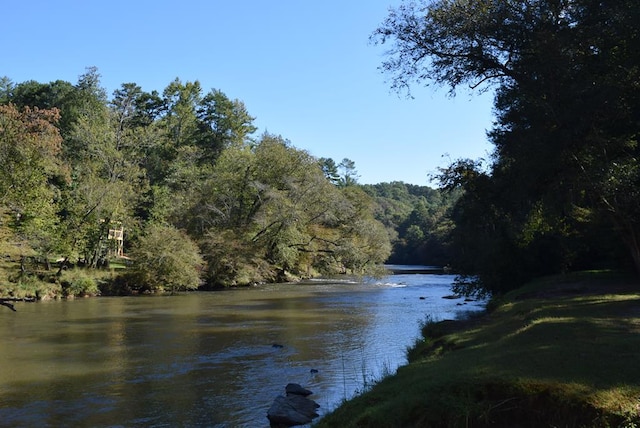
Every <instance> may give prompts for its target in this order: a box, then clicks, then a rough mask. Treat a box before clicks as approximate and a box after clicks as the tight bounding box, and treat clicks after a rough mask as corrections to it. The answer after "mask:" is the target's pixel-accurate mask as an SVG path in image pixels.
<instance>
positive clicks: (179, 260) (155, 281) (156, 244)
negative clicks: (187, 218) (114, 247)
mask: <svg viewBox="0 0 640 428" xmlns="http://www.w3.org/2000/svg"><path fill="white" fill-rule="evenodd" d="M145 232H146V233H145V234H144V235H143V236H142V237H140V239H139V240H138V242H137V244H136V245H135V247H134V248H133V249H132V252H131V257H132V258H133V260H134V265H133V272H134V276H135V278H136V279H137V280H138V281H139V284H141V285H142V287H143V289H148V290H151V291H165V290H167V291H171V292H176V291H184V290H194V289H196V288H198V287H199V286H200V283H201V280H200V272H201V271H202V268H203V260H202V257H201V256H200V253H199V249H198V246H197V245H196V244H195V243H194V242H193V241H192V240H191V239H190V238H189V237H188V236H187V235H186V234H185V233H183V232H181V231H179V230H177V229H176V228H174V227H172V226H164V225H152V226H150V227H149V228H148V229H147V230H146V231H145Z"/></svg>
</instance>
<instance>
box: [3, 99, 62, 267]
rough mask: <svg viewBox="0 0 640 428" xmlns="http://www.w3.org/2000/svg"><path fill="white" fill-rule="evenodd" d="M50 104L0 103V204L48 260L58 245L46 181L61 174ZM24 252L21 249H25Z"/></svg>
mask: <svg viewBox="0 0 640 428" xmlns="http://www.w3.org/2000/svg"><path fill="white" fill-rule="evenodd" d="M59 117H60V116H59V113H58V111H57V110H56V109H53V110H40V109H38V108H34V109H31V108H29V107H25V108H24V109H22V111H19V110H18V109H17V108H16V107H15V106H13V105H12V104H9V105H0V164H1V165H2V168H1V169H0V210H1V211H2V212H3V213H4V212H9V213H11V214H12V216H13V218H14V219H15V220H14V222H13V228H14V230H15V231H16V232H17V233H18V234H19V236H21V237H22V239H23V240H24V241H25V244H26V247H31V248H33V249H34V250H35V251H36V254H37V255H39V256H41V257H43V258H44V260H45V262H46V263H47V266H48V257H49V255H50V254H51V253H52V252H53V251H54V250H55V249H56V248H59V246H60V239H59V235H58V232H59V228H58V220H57V218H56V206H57V203H58V202H59V198H58V194H57V192H56V189H55V187H54V186H53V185H52V183H54V182H56V181H64V180H65V179H66V169H65V167H64V165H63V163H62V162H61V159H60V156H59V155H60V151H61V142H62V139H61V137H60V134H59V132H58V129H57V128H56V127H55V124H56V123H57V121H58V119H59ZM25 254H26V253H25Z"/></svg>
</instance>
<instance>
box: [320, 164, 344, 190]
mask: <svg viewBox="0 0 640 428" xmlns="http://www.w3.org/2000/svg"><path fill="white" fill-rule="evenodd" d="M318 164H319V165H320V168H322V172H323V173H324V176H325V178H326V179H327V180H329V182H330V183H331V184H335V185H338V184H340V174H339V173H338V165H336V161H334V160H333V159H331V158H320V159H318Z"/></svg>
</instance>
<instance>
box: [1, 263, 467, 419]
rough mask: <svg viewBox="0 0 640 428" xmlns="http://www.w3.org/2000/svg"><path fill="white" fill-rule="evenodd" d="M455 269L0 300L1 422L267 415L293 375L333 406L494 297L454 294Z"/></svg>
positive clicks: (324, 407) (321, 401)
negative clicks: (443, 325) (443, 321)
mask: <svg viewBox="0 0 640 428" xmlns="http://www.w3.org/2000/svg"><path fill="white" fill-rule="evenodd" d="M451 280H452V277H450V276H447V275H428V274H418V275H415V274H413V275H408V274H405V275H403V274H398V275H393V276H390V277H386V278H382V279H381V280H377V281H368V282H365V283H363V282H345V281H341V282H335V281H333V282H332V281H311V282H309V283H306V284H286V285H267V286H260V287H254V288H252V289H247V290H228V291H223V292H212V293H197V294H187V295H180V296H173V297H137V298H134V297H126V298H99V299H86V300H78V301H70V302H41V303H36V304H22V305H20V307H18V310H19V312H17V313H12V312H10V311H3V312H0V334H1V335H2V337H3V338H6V339H8V340H5V343H4V344H3V346H2V348H0V349H1V350H0V367H2V368H3V369H2V370H1V371H0V425H6V426H95V427H97V426H127V427H131V426H159V427H161V426H217V427H238V426H246V427H260V426H267V425H268V421H267V419H266V411H267V409H268V408H269V406H270V404H271V402H272V401H273V399H274V397H275V396H276V395H278V394H280V393H282V392H283V389H284V386H285V385H286V384H287V383H289V382H296V383H300V384H302V385H304V386H305V387H307V388H309V389H311V390H312V391H314V393H315V395H314V396H313V397H312V398H313V399H314V400H315V401H317V402H318V403H319V404H320V405H321V406H322V407H321V409H320V411H321V413H324V412H326V411H328V410H330V409H331V408H333V407H335V406H336V405H337V404H338V403H339V402H340V401H341V400H342V399H344V398H349V397H350V396H352V395H353V394H354V393H356V392H357V391H359V390H362V389H363V388H364V387H365V386H366V384H367V383H370V382H372V381H373V380H375V379H376V378H379V377H380V376H382V374H384V373H385V372H387V371H395V369H396V368H397V366H398V365H401V364H404V363H405V362H406V361H405V350H406V347H407V346H409V345H410V344H411V343H413V341H414V340H415V338H416V337H417V336H418V333H419V322H420V321H421V320H423V319H425V317H426V316H427V314H431V316H433V317H435V318H452V317H455V315H456V313H457V312H459V311H461V310H462V309H465V310H466V309H474V310H477V309H479V308H480V305H479V304H467V305H466V306H460V305H462V303H463V302H462V301H461V300H447V299H442V297H443V296H445V295H447V294H450V289H449V286H450V283H451ZM274 344H278V345H281V346H273V345H274ZM312 371H313V372H312Z"/></svg>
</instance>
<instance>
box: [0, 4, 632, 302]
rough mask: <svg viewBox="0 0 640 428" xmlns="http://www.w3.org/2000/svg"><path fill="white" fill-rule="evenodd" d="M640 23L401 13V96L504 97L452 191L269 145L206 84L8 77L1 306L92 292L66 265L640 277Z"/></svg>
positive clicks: (383, 38) (170, 270)
mask: <svg viewBox="0 0 640 428" xmlns="http://www.w3.org/2000/svg"><path fill="white" fill-rule="evenodd" d="M638 22H640V5H639V4H638V3H637V2H636V1H634V0H616V1H604V2H603V1H596V0H553V1H529V2H516V1H460V2H452V1H448V0H440V1H419V2H404V3H403V4H402V5H401V6H399V7H398V8H395V9H391V10H390V13H389V15H388V17H387V18H386V20H385V21H384V22H383V23H382V24H381V25H380V27H379V28H378V29H376V30H375V31H374V33H373V34H372V36H371V40H372V41H373V43H376V44H382V45H386V46H387V47H388V50H387V56H386V57H385V60H384V62H383V63H382V65H381V69H382V71H383V72H384V73H385V74H386V75H387V76H388V77H389V79H390V82H391V87H392V88H393V89H395V90H397V91H399V92H400V93H403V92H406V93H407V94H408V95H410V92H411V91H410V89H411V86H412V85H415V84H418V85H436V86H443V87H445V88H448V89H449V91H450V94H451V95H452V96H454V95H455V94H456V92H457V91H469V92H470V93H471V94H473V93H474V92H476V91H491V93H492V94H493V95H494V116H495V121H494V124H493V127H492V128H491V129H490V130H489V131H488V138H489V140H490V142H491V143H492V144H493V152H492V153H491V156H490V157H489V159H458V160H455V161H453V162H452V163H451V164H450V165H449V166H448V167H445V168H442V169H441V170H440V171H439V173H438V174H436V176H435V177H432V178H433V179H435V180H436V181H437V182H438V183H439V188H438V189H431V188H429V187H426V186H414V185H409V184H405V183H401V182H394V183H380V184H376V185H369V184H368V185H361V184H359V183H358V174H357V170H356V166H355V162H354V161H353V160H350V159H346V158H345V159H343V160H342V161H341V162H339V163H336V162H335V161H334V160H333V159H330V158H314V157H313V156H311V155H310V154H309V153H307V152H305V151H304V150H300V149H297V148H295V147H294V145H293V144H292V143H291V142H290V141H288V140H287V139H286V138H284V137H282V136H279V135H270V134H266V133H265V134H263V135H258V136H256V135H255V133H256V131H257V130H256V127H255V126H254V125H253V118H252V116H251V115H250V114H249V112H248V111H247V108H246V107H245V105H244V104H243V103H242V101H240V100H237V99H231V98H229V97H227V96H226V95H225V94H224V93H223V92H222V91H220V90H216V89H212V90H210V91H209V92H205V91H204V90H203V89H202V88H201V86H200V84H199V82H198V81H195V82H182V81H181V80H180V79H178V78H176V80H174V81H173V82H170V83H169V84H168V85H167V87H166V88H165V89H164V90H163V91H162V92H161V93H160V92H158V91H156V90H153V91H151V92H145V91H143V89H142V88H141V87H140V86H138V85H136V84H135V83H125V84H122V86H121V87H120V89H118V90H116V91H115V92H114V93H113V94H112V96H111V97H108V96H107V94H106V93H105V91H104V89H102V87H101V86H100V75H99V73H98V70H97V69H96V68H91V67H90V68H88V69H87V70H86V72H85V73H84V74H82V75H80V76H79V79H78V81H77V82H76V83H70V82H65V81H60V80H57V81H52V82H49V83H39V82H35V81H27V82H22V83H14V82H12V81H11V79H10V78H8V77H5V78H2V79H1V80H0V163H1V164H2V166H3V168H2V170H0V175H1V176H0V245H1V246H2V247H1V248H0V255H1V256H2V260H1V261H0V268H1V269H3V270H5V271H6V272H5V275H3V278H8V279H7V280H6V281H7V283H6V285H3V287H4V289H5V292H6V290H9V289H11V290H13V291H10V293H9V294H11V293H17V291H15V290H18V289H20V288H21V287H22V288H24V287H27V288H29V287H30V285H29V283H30V282H32V281H36V282H39V283H43V282H44V283H50V284H53V286H59V287H62V291H63V293H62V294H65V293H68V292H69V290H72V289H76V288H79V289H82V288H85V289H86V288H94V289H95V285H94V284H91V279H90V278H89V279H88V278H87V277H86V276H85V275H84V274H83V273H82V270H78V269H71V268H72V267H80V266H82V267H84V268H85V269H84V271H85V272H86V271H87V270H91V269H93V270H100V269H98V268H100V267H105V266H107V265H108V266H114V262H117V263H118V264H123V265H125V266H126V269H124V271H116V270H115V269H110V270H107V271H108V272H109V275H110V278H107V279H105V280H103V281H106V283H107V284H109V286H108V287H106V288H109V287H113V288H112V291H115V292H122V291H127V290H129V291H135V292H138V291H146V290H165V289H167V290H183V289H194V288H202V287H205V288H206V287H215V286H229V285H240V284H252V283H257V282H265V281H268V282H274V281H276V282H277V281H287V280H292V279H296V278H305V277H312V276H316V275H332V274H340V273H360V274H362V273H371V272H373V271H375V270H376V268H377V267H379V266H380V265H381V264H382V263H384V262H389V263H424V264H436V265H440V266H448V267H450V268H451V269H452V271H454V272H456V273H457V274H458V280H457V282H456V286H455V287H454V288H455V289H456V291H458V292H461V293H465V294H500V293H504V292H506V291H509V290H511V289H514V288H516V287H518V286H519V285H521V284H523V283H524V282H526V281H528V280H529V279H531V278H535V277H539V276H543V275H548V274H557V273H563V272H569V271H575V270H594V269H599V270H620V269H623V270H632V271H635V272H636V273H639V272H640V191H639V189H640V163H639V162H638V157H639V156H640V146H639V145H638V138H639V135H640V132H639V130H640V84H639V82H640V50H638V49H637V46H639V45H640V31H638ZM426 132H428V129H425V133H426ZM425 179H426V177H425ZM119 237H124V240H121V239H120V238H119ZM118 255H125V256H126V258H122V257H117V256H118ZM114 256H116V257H114ZM123 261H124V262H123ZM176 272H181V274H180V275H176V274H175V273H176ZM107 276H108V275H107ZM74 284H85V285H86V284H89V285H86V286H82V285H80V286H77V285H74ZM103 288H104V287H103ZM94 291H97V290H94ZM103 291H108V290H103Z"/></svg>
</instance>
